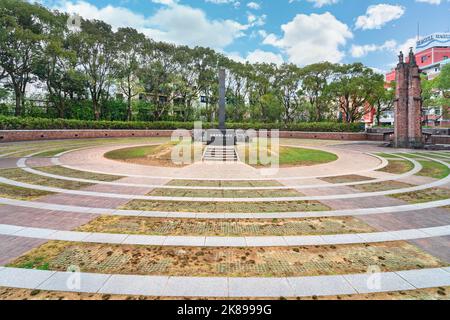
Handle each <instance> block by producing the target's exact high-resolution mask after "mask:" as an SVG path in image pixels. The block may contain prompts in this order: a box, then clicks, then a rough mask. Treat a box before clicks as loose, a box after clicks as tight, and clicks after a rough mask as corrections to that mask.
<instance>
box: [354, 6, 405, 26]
mask: <svg viewBox="0 0 450 320" xmlns="http://www.w3.org/2000/svg"><path fill="white" fill-rule="evenodd" d="M404 13H405V8H404V7H402V6H399V5H390V4H383V3H382V4H377V5H373V6H370V7H369V8H367V12H366V15H364V16H359V17H358V18H357V19H356V25H355V27H356V29H363V30H369V29H380V28H381V27H382V26H384V25H385V24H386V23H388V22H390V21H393V20H397V19H399V18H400V17H402V16H403V14H404Z"/></svg>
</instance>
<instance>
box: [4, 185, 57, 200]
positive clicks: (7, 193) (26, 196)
mask: <svg viewBox="0 0 450 320" xmlns="http://www.w3.org/2000/svg"><path fill="white" fill-rule="evenodd" d="M51 194H54V193H53V192H48V191H41V190H33V189H26V188H21V187H15V186H10V185H6V184H0V197H2V198H10V199H17V200H36V199H39V198H40V197H43V196H48V195H51Z"/></svg>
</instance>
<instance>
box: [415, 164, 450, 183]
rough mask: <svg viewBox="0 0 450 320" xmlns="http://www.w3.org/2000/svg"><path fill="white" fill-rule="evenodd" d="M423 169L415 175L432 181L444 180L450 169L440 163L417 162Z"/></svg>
mask: <svg viewBox="0 0 450 320" xmlns="http://www.w3.org/2000/svg"><path fill="white" fill-rule="evenodd" d="M419 162H420V164H421V165H422V166H423V169H422V170H421V171H420V172H419V173H417V175H418V176H423V177H430V178H434V179H444V178H445V177H447V176H448V175H449V174H450V169H449V168H448V167H447V166H445V165H443V164H442V163H439V162H435V161H419Z"/></svg>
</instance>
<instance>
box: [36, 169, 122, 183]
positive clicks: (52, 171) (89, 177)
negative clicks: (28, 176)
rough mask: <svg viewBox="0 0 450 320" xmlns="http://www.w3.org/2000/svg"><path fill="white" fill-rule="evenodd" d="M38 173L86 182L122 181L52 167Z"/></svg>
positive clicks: (96, 174) (91, 173)
mask: <svg viewBox="0 0 450 320" xmlns="http://www.w3.org/2000/svg"><path fill="white" fill-rule="evenodd" d="M38 170H39V171H43V172H46V173H50V174H55V175H59V176H65V177H71V178H78V179H86V180H98V181H107V182H112V181H116V180H119V179H122V178H123V177H121V176H114V175H109V174H101V173H93V172H87V171H79V170H73V169H68V168H64V167H61V166H52V167H42V168H39V169H38Z"/></svg>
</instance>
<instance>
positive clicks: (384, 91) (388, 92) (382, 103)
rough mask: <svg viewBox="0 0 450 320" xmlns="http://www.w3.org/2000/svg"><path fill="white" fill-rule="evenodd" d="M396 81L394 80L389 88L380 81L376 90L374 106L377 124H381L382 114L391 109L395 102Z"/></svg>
mask: <svg viewBox="0 0 450 320" xmlns="http://www.w3.org/2000/svg"><path fill="white" fill-rule="evenodd" d="M395 86H396V84H395V82H392V83H391V84H390V85H389V86H388V87H387V88H386V87H384V86H383V85H381V83H378V85H377V87H376V92H375V99H374V103H373V107H374V108H375V117H376V120H377V125H380V124H381V115H382V114H383V113H384V112H386V111H391V110H392V109H393V107H394V102H395Z"/></svg>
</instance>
